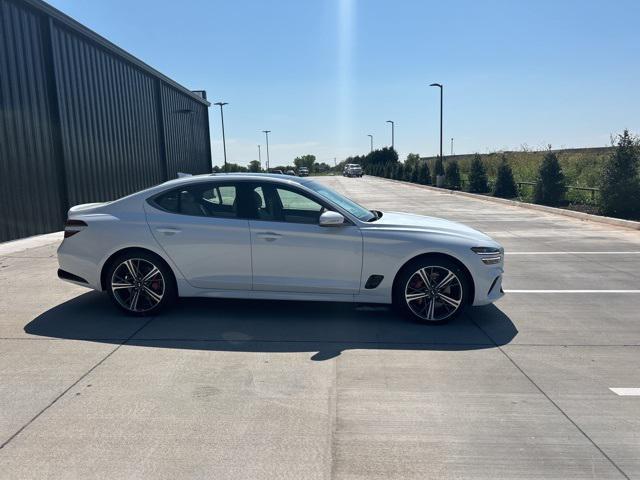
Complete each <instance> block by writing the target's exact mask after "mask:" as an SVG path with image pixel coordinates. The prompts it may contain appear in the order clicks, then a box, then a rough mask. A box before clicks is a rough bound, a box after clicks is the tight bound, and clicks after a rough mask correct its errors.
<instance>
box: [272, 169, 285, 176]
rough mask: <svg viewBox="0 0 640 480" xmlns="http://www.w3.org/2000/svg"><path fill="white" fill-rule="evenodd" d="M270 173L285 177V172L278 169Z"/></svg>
mask: <svg viewBox="0 0 640 480" xmlns="http://www.w3.org/2000/svg"><path fill="white" fill-rule="evenodd" d="M269 173H277V174H278V175H284V172H283V171H282V170H280V169H277V168H272V169H271V170H269Z"/></svg>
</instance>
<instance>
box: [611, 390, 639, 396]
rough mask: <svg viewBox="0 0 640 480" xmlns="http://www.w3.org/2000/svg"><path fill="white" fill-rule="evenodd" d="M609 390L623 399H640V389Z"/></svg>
mask: <svg viewBox="0 0 640 480" xmlns="http://www.w3.org/2000/svg"><path fill="white" fill-rule="evenodd" d="M609 390H611V391H612V392H613V393H615V394H616V395H620V396H621V397H640V388H609Z"/></svg>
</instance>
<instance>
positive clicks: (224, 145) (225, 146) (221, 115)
mask: <svg viewBox="0 0 640 480" xmlns="http://www.w3.org/2000/svg"><path fill="white" fill-rule="evenodd" d="M214 105H218V106H219V107H220V120H221V121H222V149H223V151H224V173H227V142H226V141H225V138H224V114H223V113H222V107H223V106H225V105H229V104H228V103H227V102H216V103H214Z"/></svg>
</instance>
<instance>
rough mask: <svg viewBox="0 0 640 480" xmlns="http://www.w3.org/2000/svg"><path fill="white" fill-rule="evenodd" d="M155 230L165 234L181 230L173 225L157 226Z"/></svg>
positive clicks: (172, 233) (173, 233)
mask: <svg viewBox="0 0 640 480" xmlns="http://www.w3.org/2000/svg"><path fill="white" fill-rule="evenodd" d="M156 232H158V233H164V234H165V235H175V234H176V233H180V232H181V230H180V229H179V228H175V227H158V228H156Z"/></svg>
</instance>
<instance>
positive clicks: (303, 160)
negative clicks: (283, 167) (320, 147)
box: [293, 155, 316, 172]
mask: <svg viewBox="0 0 640 480" xmlns="http://www.w3.org/2000/svg"><path fill="white" fill-rule="evenodd" d="M314 163H316V156H315V155H302V156H301V157H296V158H295V159H294V160H293V164H294V165H295V166H296V169H300V167H307V168H308V169H309V171H310V172H313V164H314Z"/></svg>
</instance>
